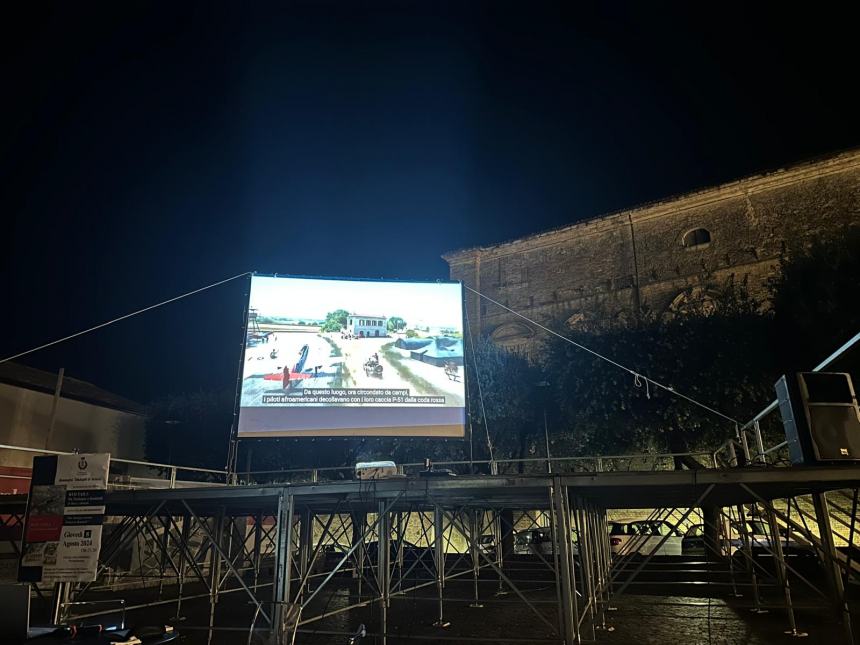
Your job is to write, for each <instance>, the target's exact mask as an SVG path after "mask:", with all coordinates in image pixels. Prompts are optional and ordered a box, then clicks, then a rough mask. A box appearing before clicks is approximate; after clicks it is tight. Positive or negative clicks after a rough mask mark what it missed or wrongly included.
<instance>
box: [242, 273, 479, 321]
mask: <svg viewBox="0 0 860 645" xmlns="http://www.w3.org/2000/svg"><path fill="white" fill-rule="evenodd" d="M250 307H252V308H254V309H256V310H257V312H258V314H259V315H261V316H280V317H289V318H296V319H302V320H324V319H325V317H326V314H328V313H329V312H332V311H335V310H337V309H345V310H346V311H348V312H350V313H357V314H363V315H367V316H386V317H391V316H399V317H401V318H404V319H406V321H407V323H408V324H409V325H410V326H411V325H427V326H431V327H446V328H451V329H453V330H455V331H462V325H463V319H462V291H461V286H460V284H459V283H449V282H374V281H364V280H319V279H308V278H281V277H264V276H254V278H253V281H252V283H251V297H250Z"/></svg>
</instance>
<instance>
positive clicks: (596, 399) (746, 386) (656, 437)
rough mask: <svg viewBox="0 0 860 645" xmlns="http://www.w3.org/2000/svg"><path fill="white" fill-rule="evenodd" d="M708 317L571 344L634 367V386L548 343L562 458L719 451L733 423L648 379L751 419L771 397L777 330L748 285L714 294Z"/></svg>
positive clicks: (584, 336)
mask: <svg viewBox="0 0 860 645" xmlns="http://www.w3.org/2000/svg"><path fill="white" fill-rule="evenodd" d="M708 291H709V293H711V294H714V295H713V297H714V304H715V309H714V311H713V312H712V313H711V314H710V315H690V314H688V315H677V316H675V317H674V318H673V319H671V320H667V321H659V320H657V319H654V318H652V319H650V320H648V319H647V317H646V320H644V321H642V322H641V323H640V324H638V325H636V326H634V327H631V328H627V329H612V330H608V331H605V332H602V333H597V332H591V333H570V332H568V334H567V335H568V337H569V338H570V339H571V340H573V341H576V342H578V343H580V344H581V345H584V346H586V347H589V348H591V349H592V350H594V351H596V352H598V353H600V354H602V355H603V356H606V357H608V358H611V359H613V360H614V361H616V362H618V363H620V364H622V365H625V366H627V367H629V368H630V369H631V370H633V371H634V372H636V373H637V374H640V375H642V376H641V377H640V378H636V376H635V375H633V374H630V373H629V372H626V371H624V370H622V369H620V368H618V367H615V366H613V365H610V364H608V363H607V362H606V361H604V360H601V359H599V358H597V357H595V356H593V355H591V354H589V353H588V352H586V351H584V350H582V349H580V348H578V347H575V346H574V345H572V344H570V343H568V342H566V341H564V340H561V339H559V338H556V337H552V338H551V339H550V340H548V341H547V344H546V347H545V354H546V356H547V359H546V362H545V363H544V368H545V370H546V374H547V376H546V378H547V380H548V381H549V382H550V383H551V384H552V390H553V393H554V397H555V400H556V402H557V404H558V408H559V413H560V414H559V417H560V418H559V425H558V426H557V427H555V428H554V430H555V432H556V433H558V434H559V435H561V436H560V437H559V439H560V441H561V442H563V443H564V444H565V449H566V450H568V451H573V452H574V453H575V454H576V453H578V454H601V453H602V454H611V453H615V454H619V453H624V452H629V451H643V450H644V451H657V452H685V451H688V450H700V449H708V448H711V449H712V448H713V447H714V446H716V445H717V444H719V443H720V442H721V441H722V440H724V439H726V438H727V437H729V436H731V435H732V434H734V424H733V423H732V422H730V421H727V420H725V419H723V418H720V417H719V416H717V415H715V414H713V413H711V412H709V411H707V410H705V409H703V408H701V407H699V406H696V405H695V404H693V403H691V402H689V401H686V400H684V399H682V398H680V397H678V396H676V395H675V394H674V393H673V392H669V391H667V390H664V389H661V388H659V387H657V386H655V385H653V384H648V383H647V382H646V379H645V378H644V376H648V377H650V378H651V379H653V380H655V381H658V382H659V383H662V384H664V385H666V386H667V387H669V388H672V389H674V390H675V391H676V392H678V393H682V394H684V395H686V396H688V397H690V398H692V399H695V400H697V401H699V402H701V403H703V404H705V405H707V406H709V407H711V408H713V409H715V410H717V411H719V412H721V413H723V414H725V415H726V416H729V417H732V418H734V419H738V420H745V419H747V418H749V416H751V415H752V414H754V413H755V412H756V411H757V410H758V409H760V408H761V407H762V406H763V405H765V404H766V403H767V402H768V401H769V400H770V399H771V398H772V393H773V389H772V385H773V382H774V380H775V378H776V374H775V372H774V369H773V366H772V360H771V352H770V328H771V321H770V319H769V318H768V317H766V316H762V315H760V314H758V313H757V312H756V311H755V305H754V303H752V301H751V300H750V299H749V297H748V296H747V293H746V289H745V287H744V285H735V284H733V283H727V284H724V285H721V286H719V288H717V286H712V287H711V288H710V289H709V290H708Z"/></svg>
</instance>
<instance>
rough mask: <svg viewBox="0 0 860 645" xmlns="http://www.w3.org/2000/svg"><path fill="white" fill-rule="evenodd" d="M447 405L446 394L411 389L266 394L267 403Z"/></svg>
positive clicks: (342, 389) (303, 391) (333, 390)
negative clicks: (431, 394) (415, 391)
mask: <svg viewBox="0 0 860 645" xmlns="http://www.w3.org/2000/svg"><path fill="white" fill-rule="evenodd" d="M320 404H322V405H347V404H351V405H386V404H388V405H391V404H395V405H445V397H444V396H427V395H422V396H412V395H410V393H409V390H408V389H393V388H305V389H303V390H301V391H300V392H298V393H296V394H264V395H263V405H320Z"/></svg>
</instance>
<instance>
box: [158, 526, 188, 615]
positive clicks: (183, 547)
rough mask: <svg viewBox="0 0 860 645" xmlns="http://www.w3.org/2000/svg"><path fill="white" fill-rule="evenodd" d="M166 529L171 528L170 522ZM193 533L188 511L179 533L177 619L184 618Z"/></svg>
mask: <svg viewBox="0 0 860 645" xmlns="http://www.w3.org/2000/svg"><path fill="white" fill-rule="evenodd" d="M164 529H165V530H166V531H167V530H170V524H169V523H168V524H167V526H165V527H164ZM190 535H191V516H190V515H189V514H188V513H186V514H185V515H183V516H182V531H181V533H180V534H179V541H180V542H181V544H180V545H179V589H178V596H177V598H176V617H175V618H176V620H181V619H182V614H181V613H180V612H181V611H182V591H183V587H184V586H185V565H186V562H185V559H186V557H187V556H186V555H185V554H186V553H190V549H189V548H188V538H189V536H190Z"/></svg>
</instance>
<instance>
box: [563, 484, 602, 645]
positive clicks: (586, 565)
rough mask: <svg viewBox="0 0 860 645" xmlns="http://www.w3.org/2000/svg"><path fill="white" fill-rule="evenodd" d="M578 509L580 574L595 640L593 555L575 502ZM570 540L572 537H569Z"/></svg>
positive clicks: (583, 522) (575, 513) (582, 519)
mask: <svg viewBox="0 0 860 645" xmlns="http://www.w3.org/2000/svg"><path fill="white" fill-rule="evenodd" d="M574 504H575V506H576V508H575V509H574V511H573V517H574V522H575V526H576V534H577V537H578V538H579V573H580V577H581V579H582V593H583V594H584V597H585V598H586V606H587V608H588V615H589V616H590V617H591V621H590V622H591V631H592V634H591V638H592V640H594V638H595V635H594V622H595V620H594V617H595V606H594V605H595V602H594V580H593V578H592V573H593V569H592V567H593V564H594V563H593V561H592V554H591V545H590V544H589V540H588V539H587V537H586V536H587V527H586V523H585V519H584V517H583V509H582V508H581V507H580V505H579V504H578V503H577V502H576V501H574ZM568 540H570V537H568ZM572 556H573V549H572V547H571V557H572Z"/></svg>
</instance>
